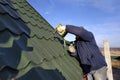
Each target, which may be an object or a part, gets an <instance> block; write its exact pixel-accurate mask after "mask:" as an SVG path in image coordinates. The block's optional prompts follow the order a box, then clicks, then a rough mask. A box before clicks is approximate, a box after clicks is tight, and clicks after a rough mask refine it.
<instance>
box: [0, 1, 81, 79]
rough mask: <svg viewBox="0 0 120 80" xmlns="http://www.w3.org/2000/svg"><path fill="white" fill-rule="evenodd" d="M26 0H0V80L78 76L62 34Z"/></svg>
mask: <svg viewBox="0 0 120 80" xmlns="http://www.w3.org/2000/svg"><path fill="white" fill-rule="evenodd" d="M53 31H54V29H53V27H52V26H51V25H50V24H49V23H48V22H47V21H46V20H45V19H44V18H43V17H42V16H41V15H40V14H39V13H38V12H37V11H36V10H35V9H34V8H33V7H32V6H31V5H30V4H29V3H28V2H27V1H26V0H0V80H8V79H15V80H16V79H17V80H80V78H81V75H82V70H81V68H80V66H79V63H78V62H77V60H76V59H75V58H72V57H70V56H69V54H68V53H67V51H66V49H65V48H64V46H63V38H62V37H61V36H60V35H59V34H55V35H53V34H52V32H53Z"/></svg>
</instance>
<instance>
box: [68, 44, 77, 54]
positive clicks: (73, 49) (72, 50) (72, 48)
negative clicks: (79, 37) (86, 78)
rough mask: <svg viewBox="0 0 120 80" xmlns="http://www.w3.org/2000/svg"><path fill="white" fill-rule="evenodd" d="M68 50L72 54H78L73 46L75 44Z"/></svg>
mask: <svg viewBox="0 0 120 80" xmlns="http://www.w3.org/2000/svg"><path fill="white" fill-rule="evenodd" d="M68 49H69V52H71V53H75V52H76V50H75V47H74V46H73V44H71V45H70V46H69V47H68Z"/></svg>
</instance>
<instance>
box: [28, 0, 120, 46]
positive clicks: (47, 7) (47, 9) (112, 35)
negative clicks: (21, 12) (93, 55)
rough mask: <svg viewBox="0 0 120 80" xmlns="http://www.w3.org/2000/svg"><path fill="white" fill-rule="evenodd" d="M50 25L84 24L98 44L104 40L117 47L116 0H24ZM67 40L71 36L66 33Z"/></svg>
mask: <svg viewBox="0 0 120 80" xmlns="http://www.w3.org/2000/svg"><path fill="white" fill-rule="evenodd" d="M27 1H28V2H29V3H30V4H31V5H32V7H34V8H35V10H36V11H37V12H38V13H40V15H42V16H43V18H45V20H46V21H47V22H48V23H49V24H50V25H51V26H53V27H54V28H55V27H56V26H57V25H58V24H59V23H61V24H62V25H64V26H65V25H67V24H69V25H75V26H84V28H85V29H87V30H89V31H91V32H93V34H94V36H95V39H96V42H97V44H98V46H99V47H103V41H104V40H108V41H109V45H110V47H120V0H27ZM65 39H66V40H68V41H74V40H75V36H74V35H72V34H68V35H67V36H66V37H65Z"/></svg>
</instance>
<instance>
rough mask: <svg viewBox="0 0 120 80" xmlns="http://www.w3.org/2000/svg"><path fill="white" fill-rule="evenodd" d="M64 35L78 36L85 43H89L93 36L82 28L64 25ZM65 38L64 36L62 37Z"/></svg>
mask: <svg viewBox="0 0 120 80" xmlns="http://www.w3.org/2000/svg"><path fill="white" fill-rule="evenodd" d="M66 33H71V34H74V35H76V36H79V37H80V38H81V39H83V40H86V41H91V40H92V39H93V34H92V33H91V32H89V31H87V30H86V29H84V28H83V27H77V26H73V25H66ZM64 36H65V35H64Z"/></svg>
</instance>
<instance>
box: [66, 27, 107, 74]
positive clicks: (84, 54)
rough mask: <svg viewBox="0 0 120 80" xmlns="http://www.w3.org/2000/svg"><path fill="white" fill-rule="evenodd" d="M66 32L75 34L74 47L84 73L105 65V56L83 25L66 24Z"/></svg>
mask: <svg viewBox="0 0 120 80" xmlns="http://www.w3.org/2000/svg"><path fill="white" fill-rule="evenodd" d="M66 33H72V34H74V35H76V36H77V37H76V41H75V48H76V52H77V57H78V60H79V62H80V64H81V66H82V68H83V72H84V74H87V73H89V72H91V71H93V70H97V69H100V68H101V67H103V66H107V64H106V62H105V58H104V56H103V55H102V53H101V52H100V50H99V48H98V46H97V44H96V41H95V38H94V36H93V34H92V33H91V32H90V31H87V30H86V29H84V28H83V27H77V26H73V25H66Z"/></svg>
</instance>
